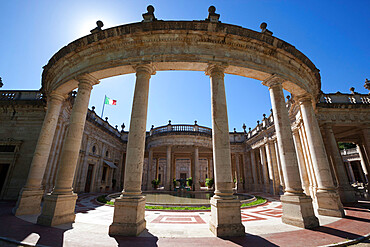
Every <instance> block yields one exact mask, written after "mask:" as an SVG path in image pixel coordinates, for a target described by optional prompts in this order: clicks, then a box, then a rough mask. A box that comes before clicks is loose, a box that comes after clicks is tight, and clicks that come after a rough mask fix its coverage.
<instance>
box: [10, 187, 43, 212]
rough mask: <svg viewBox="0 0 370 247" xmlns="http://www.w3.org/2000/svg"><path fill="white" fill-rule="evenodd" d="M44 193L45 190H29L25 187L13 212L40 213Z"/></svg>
mask: <svg viewBox="0 0 370 247" xmlns="http://www.w3.org/2000/svg"><path fill="white" fill-rule="evenodd" d="M43 195H44V191H43V190H41V189H40V190H28V189H26V188H23V189H22V190H21V192H20V193H19V198H18V201H17V204H16V206H15V208H14V209H13V213H14V214H15V215H27V214H40V212H41V204H40V203H41V200H42V197H43Z"/></svg>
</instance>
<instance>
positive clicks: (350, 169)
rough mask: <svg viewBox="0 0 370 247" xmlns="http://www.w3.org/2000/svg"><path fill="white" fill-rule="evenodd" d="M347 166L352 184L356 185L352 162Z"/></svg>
mask: <svg viewBox="0 0 370 247" xmlns="http://www.w3.org/2000/svg"><path fill="white" fill-rule="evenodd" d="M346 164H347V169H348V175H349V178H350V180H351V181H350V182H351V183H355V182H356V178H355V174H354V173H353V169H352V165H351V162H349V161H348V162H346Z"/></svg>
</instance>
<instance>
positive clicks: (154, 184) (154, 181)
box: [152, 179, 161, 189]
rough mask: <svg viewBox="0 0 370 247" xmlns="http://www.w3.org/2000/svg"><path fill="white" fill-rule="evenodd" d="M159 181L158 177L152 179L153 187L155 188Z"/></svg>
mask: <svg viewBox="0 0 370 247" xmlns="http://www.w3.org/2000/svg"><path fill="white" fill-rule="evenodd" d="M160 182H161V181H160V180H159V179H153V181H152V185H153V188H154V189H157V188H158V185H159V183H160Z"/></svg>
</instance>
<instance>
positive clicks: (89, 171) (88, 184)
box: [85, 164, 94, 193]
mask: <svg viewBox="0 0 370 247" xmlns="http://www.w3.org/2000/svg"><path fill="white" fill-rule="evenodd" d="M93 169H94V165H91V164H89V167H88V168H87V177H86V184H85V192H87V193H89V192H90V187H91V180H92V173H93Z"/></svg>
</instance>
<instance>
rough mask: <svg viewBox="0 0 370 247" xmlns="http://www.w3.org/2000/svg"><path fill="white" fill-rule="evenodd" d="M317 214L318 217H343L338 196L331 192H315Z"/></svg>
mask: <svg viewBox="0 0 370 247" xmlns="http://www.w3.org/2000/svg"><path fill="white" fill-rule="evenodd" d="M316 202H317V212H318V213H319V214H320V215H326V216H333V217H341V218H342V217H344V216H345V214H344V209H343V205H342V203H341V202H340V198H339V195H338V193H337V192H336V191H333V190H318V191H317V192H316Z"/></svg>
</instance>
